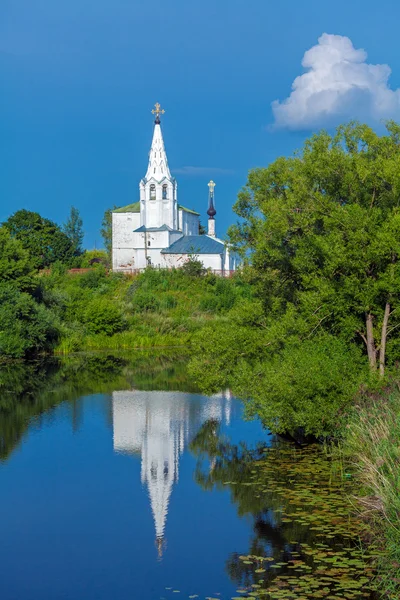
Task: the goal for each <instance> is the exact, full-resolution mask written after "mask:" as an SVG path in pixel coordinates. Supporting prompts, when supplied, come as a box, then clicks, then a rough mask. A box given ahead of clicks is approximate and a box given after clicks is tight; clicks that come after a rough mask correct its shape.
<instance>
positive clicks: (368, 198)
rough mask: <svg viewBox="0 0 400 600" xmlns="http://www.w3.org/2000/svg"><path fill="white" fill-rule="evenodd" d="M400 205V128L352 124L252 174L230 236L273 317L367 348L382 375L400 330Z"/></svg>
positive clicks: (305, 332)
mask: <svg viewBox="0 0 400 600" xmlns="http://www.w3.org/2000/svg"><path fill="white" fill-rule="evenodd" d="M399 199H400V126H399V125H397V124H395V123H393V122H390V123H388V125H387V135H384V136H378V135H377V134H376V133H375V132H374V131H373V130H372V129H371V128H370V127H368V126H366V125H361V124H358V123H351V124H350V125H347V126H341V127H339V128H338V130H337V132H336V134H335V135H333V136H331V135H329V134H328V133H326V132H321V133H320V134H318V135H314V136H313V137H312V138H311V139H309V140H308V141H307V142H306V143H305V146H304V148H303V150H302V151H301V152H299V153H298V154H296V155H295V156H294V157H291V158H280V159H278V160H277V161H275V162H274V163H273V164H271V165H270V166H269V167H268V168H266V169H256V170H254V171H252V172H251V173H250V175H249V179H248V183H247V185H246V187H245V188H244V190H243V191H242V192H241V194H240V196H239V199H238V201H237V203H236V205H235V210H236V212H237V214H238V215H239V216H240V217H241V218H242V221H241V222H240V223H238V224H237V225H235V226H233V227H231V229H230V238H231V241H232V242H233V243H234V244H235V246H236V248H237V249H238V250H241V251H242V253H243V255H244V256H246V255H247V256H250V257H251V264H252V267H251V271H252V273H253V276H254V280H255V281H256V282H257V284H258V286H259V290H260V294H261V296H262V298H263V301H264V306H265V310H266V313H268V314H269V316H270V319H272V320H275V321H276V320H277V319H281V318H282V317H283V316H285V318H286V319H287V323H289V321H290V319H288V315H292V316H293V318H292V321H290V327H291V329H292V331H293V330H294V329H297V331H298V333H299V335H300V336H301V337H302V339H309V338H310V337H313V336H316V335H318V334H319V332H324V331H325V332H328V333H329V334H332V335H334V336H340V337H341V338H342V339H343V340H345V341H346V342H348V343H352V344H360V345H362V346H363V348H364V351H365V354H366V356H367V357H368V362H369V365H370V369H371V370H372V371H376V370H378V371H379V372H380V374H381V375H383V374H384V371H385V363H386V354H387V348H388V345H389V342H390V334H391V333H392V332H393V331H394V330H396V329H397V328H398V327H400V314H399V313H400V301H399V298H400V296H399V292H400V261H399V258H400V200H399ZM293 328H294V329H293ZM282 331H283V330H282ZM394 347H395V345H393V344H392V349H393V350H394ZM396 352H397V351H396ZM397 354H399V353H398V352H397ZM395 358H396V359H398V358H400V354H399V355H398V356H394V354H392V356H391V359H392V360H394V359H395Z"/></svg>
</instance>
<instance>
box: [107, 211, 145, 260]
mask: <svg viewBox="0 0 400 600" xmlns="http://www.w3.org/2000/svg"><path fill="white" fill-rule="evenodd" d="M139 223H140V214H139V213H112V263H113V270H118V269H132V268H135V251H134V243H133V236H134V234H133V230H134V229H137V227H139Z"/></svg>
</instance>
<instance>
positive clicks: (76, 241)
mask: <svg viewBox="0 0 400 600" xmlns="http://www.w3.org/2000/svg"><path fill="white" fill-rule="evenodd" d="M62 230H63V232H64V233H65V235H66V236H67V237H68V239H69V240H70V241H71V243H72V246H73V248H74V254H75V255H76V256H79V255H80V254H82V243H83V237H84V233H83V221H82V218H81V216H80V213H79V210H78V209H77V208H75V206H71V210H70V214H69V217H68V220H67V221H66V223H65V224H64V226H63V228H62Z"/></svg>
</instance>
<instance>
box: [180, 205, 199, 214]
mask: <svg viewBox="0 0 400 600" xmlns="http://www.w3.org/2000/svg"><path fill="white" fill-rule="evenodd" d="M178 210H184V211H185V212H187V213H190V214H191V215H197V216H198V217H199V216H200V213H198V212H196V211H195V210H191V209H190V208H186V207H185V206H182V204H178Z"/></svg>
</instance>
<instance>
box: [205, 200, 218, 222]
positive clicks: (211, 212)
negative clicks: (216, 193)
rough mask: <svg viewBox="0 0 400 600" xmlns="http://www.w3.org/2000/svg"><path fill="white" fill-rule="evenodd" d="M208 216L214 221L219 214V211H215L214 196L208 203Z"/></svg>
mask: <svg viewBox="0 0 400 600" xmlns="http://www.w3.org/2000/svg"><path fill="white" fill-rule="evenodd" d="M207 214H208V216H209V217H210V219H213V218H214V217H215V215H216V214H217V211H216V210H215V206H214V197H213V196H210V200H209V202H208V211H207Z"/></svg>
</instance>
